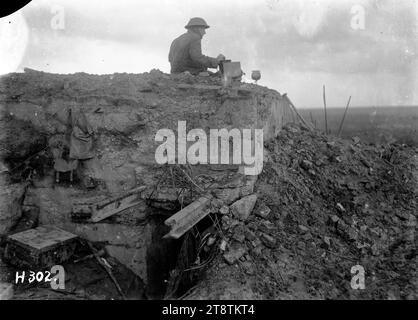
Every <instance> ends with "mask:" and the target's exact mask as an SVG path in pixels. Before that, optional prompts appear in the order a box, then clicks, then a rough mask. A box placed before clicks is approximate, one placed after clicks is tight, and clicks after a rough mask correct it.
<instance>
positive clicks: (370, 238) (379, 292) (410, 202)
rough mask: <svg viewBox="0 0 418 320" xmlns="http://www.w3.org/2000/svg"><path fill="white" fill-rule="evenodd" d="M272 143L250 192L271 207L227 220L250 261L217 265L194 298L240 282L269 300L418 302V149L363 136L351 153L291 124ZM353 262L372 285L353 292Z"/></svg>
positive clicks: (344, 144) (345, 145) (338, 142)
mask: <svg viewBox="0 0 418 320" xmlns="http://www.w3.org/2000/svg"><path fill="white" fill-rule="evenodd" d="M266 148H267V150H268V151H269V153H268V160H267V161H265V165H264V169H263V172H262V174H261V175H259V177H258V180H257V183H256V185H255V189H254V192H255V194H256V195H257V198H258V202H260V205H259V206H260V207H262V205H261V203H263V204H265V205H266V206H267V207H268V208H270V209H271V213H270V214H269V215H267V216H263V215H260V214H259V213H258V212H259V210H260V209H259V208H257V207H256V208H255V209H254V210H255V212H256V214H255V215H250V216H249V217H248V219H247V220H246V221H244V222H241V223H236V222H234V219H236V218H232V220H231V218H230V217H228V219H226V218H225V219H223V222H224V223H223V229H224V230H225V232H226V235H227V239H229V240H228V241H234V239H236V237H237V234H244V236H245V240H244V241H243V242H241V243H240V246H241V247H242V246H243V247H244V248H247V249H248V255H249V257H250V260H248V259H247V258H246V259H245V265H243V268H236V267H235V266H236V265H237V264H241V263H244V262H240V261H238V260H239V259H235V260H233V261H234V263H233V265H229V264H227V265H223V264H222V262H221V261H222V260H218V261H216V262H214V265H213V267H212V268H211V269H209V270H208V271H207V273H208V274H207V276H206V279H205V280H204V281H203V282H202V283H201V284H200V285H199V287H198V288H197V289H196V290H194V291H193V292H192V293H191V294H190V295H189V296H188V298H189V299H202V298H205V299H217V298H219V297H220V296H228V294H230V293H232V292H235V291H236V289H237V288H238V287H239V288H245V287H251V289H252V292H253V293H254V294H255V295H260V296H261V297H262V298H263V299H392V298H394V297H395V298H396V299H417V298H418V286H417V282H416V281H415V280H414V279H416V277H417V275H418V261H417V259H416V248H417V243H418V241H417V238H416V218H417V214H418V203H417V199H418V193H417V189H416V187H417V184H418V180H417V179H416V178H414V177H416V173H417V172H418V171H417V170H418V165H417V163H416V161H415V159H416V154H417V152H418V150H416V149H414V148H413V147H407V146H402V145H399V146H398V145H397V146H395V145H388V146H373V145H364V144H362V143H361V142H360V141H357V142H356V146H355V149H353V148H352V145H351V143H350V141H346V140H344V139H339V138H336V137H332V136H329V135H324V134H322V133H320V132H318V131H309V130H306V129H305V128H303V127H300V126H298V125H293V124H289V125H286V126H285V127H284V129H283V130H282V132H281V133H280V134H279V135H278V137H277V139H275V140H274V141H271V142H269V143H267V144H266ZM337 156H338V157H340V159H342V161H341V162H339V161H336V160H335V157H337ZM388 159H390V160H388ZM304 160H306V161H309V162H306V161H305V162H304ZM307 168H308V169H309V170H311V171H312V172H314V173H315V174H312V172H310V171H309V170H306V169H307ZM230 215H231V214H230ZM232 217H233V216H232ZM235 221H239V220H235ZM242 251H243V250H242ZM249 261H251V263H250V262H249ZM247 262H248V263H247ZM357 264H360V265H362V266H363V267H364V268H365V270H366V274H367V273H369V274H373V275H372V276H370V278H366V283H367V287H366V290H362V291H355V290H352V289H351V288H350V277H351V274H350V270H351V267H352V266H354V265H357ZM249 270H252V271H253V272H249ZM225 282H227V283H229V284H230V285H229V286H227V287H226V286H225ZM234 282H239V283H240V284H239V285H237V284H233V283H234ZM234 286H235V287H234ZM393 292H397V294H396V295H394V294H393ZM234 297H237V298H238V299H243V298H245V295H244V294H242V295H238V296H236V295H234Z"/></svg>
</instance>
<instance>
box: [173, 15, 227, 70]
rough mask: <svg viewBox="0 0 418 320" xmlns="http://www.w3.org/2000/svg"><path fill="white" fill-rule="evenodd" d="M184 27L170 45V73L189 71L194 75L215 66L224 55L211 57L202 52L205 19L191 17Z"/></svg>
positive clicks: (205, 26) (206, 26) (205, 25)
mask: <svg viewBox="0 0 418 320" xmlns="http://www.w3.org/2000/svg"><path fill="white" fill-rule="evenodd" d="M185 28H186V29H187V32H186V33H184V34H182V35H181V36H180V37H178V38H177V39H175V40H174V41H173V42H172V44H171V47H170V53H169V55H168V61H170V64H171V73H181V72H184V71H189V72H190V73H191V74H195V75H196V74H199V73H200V72H204V71H207V68H217V67H218V65H219V63H220V62H221V61H223V60H225V56H224V55H222V54H220V55H218V57H217V58H211V57H207V56H204V55H203V54H202V44H201V40H202V37H203V35H205V33H206V31H205V29H207V28H209V26H208V25H207V23H206V21H205V20H203V19H202V18H192V19H190V21H189V23H188V24H187V25H186V26H185Z"/></svg>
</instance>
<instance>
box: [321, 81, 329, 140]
mask: <svg viewBox="0 0 418 320" xmlns="http://www.w3.org/2000/svg"><path fill="white" fill-rule="evenodd" d="M322 98H323V100H324V111H325V134H328V120H327V101H326V98H325V85H323V86H322Z"/></svg>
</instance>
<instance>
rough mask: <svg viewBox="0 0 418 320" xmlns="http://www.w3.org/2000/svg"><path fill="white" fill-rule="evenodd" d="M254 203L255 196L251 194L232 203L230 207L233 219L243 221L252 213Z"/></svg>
mask: <svg viewBox="0 0 418 320" xmlns="http://www.w3.org/2000/svg"><path fill="white" fill-rule="evenodd" d="M256 201H257V195H255V194H252V195H250V196H246V197H244V198H242V199H240V200H238V201H236V202H234V203H233V204H232V206H231V211H232V213H233V215H234V216H235V217H237V218H238V219H240V220H242V221H245V220H247V219H248V217H249V215H250V214H251V212H252V211H253V209H254V206H255V203H256Z"/></svg>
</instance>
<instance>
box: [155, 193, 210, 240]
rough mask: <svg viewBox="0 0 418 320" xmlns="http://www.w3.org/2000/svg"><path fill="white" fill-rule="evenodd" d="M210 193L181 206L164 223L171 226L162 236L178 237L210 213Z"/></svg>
mask: <svg viewBox="0 0 418 320" xmlns="http://www.w3.org/2000/svg"><path fill="white" fill-rule="evenodd" d="M212 198H213V197H212V196H211V195H206V196H203V197H200V198H199V199H197V200H196V201H194V202H192V203H191V204H189V205H188V206H187V207H185V208H183V209H182V210H180V211H179V212H177V213H176V214H175V215H173V216H171V217H170V218H168V219H167V220H166V221H165V222H164V223H165V224H166V225H167V226H170V227H171V230H170V232H169V233H167V234H166V235H165V236H164V237H163V238H165V239H167V238H172V239H178V238H180V237H181V236H182V235H183V234H185V233H186V232H187V231H188V230H190V229H191V228H193V226H195V225H196V224H197V223H198V222H199V221H200V220H202V219H203V218H204V217H206V216H207V215H208V214H209V213H210V203H211V201H212Z"/></svg>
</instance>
